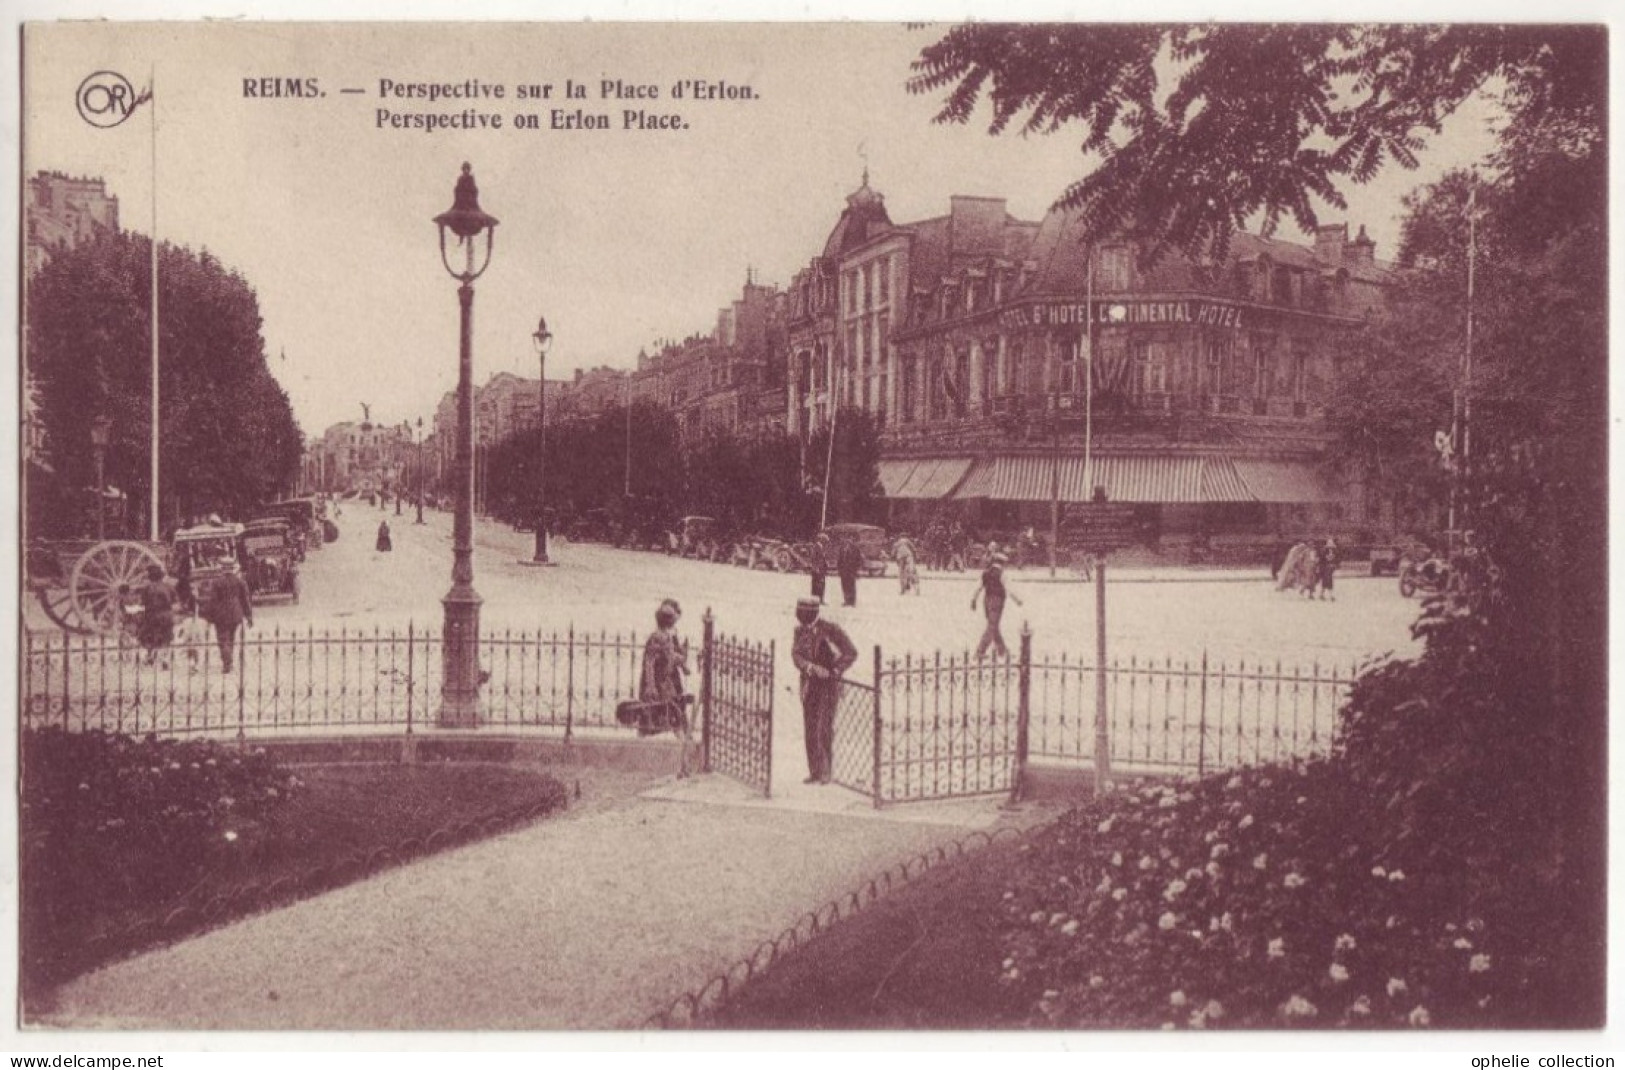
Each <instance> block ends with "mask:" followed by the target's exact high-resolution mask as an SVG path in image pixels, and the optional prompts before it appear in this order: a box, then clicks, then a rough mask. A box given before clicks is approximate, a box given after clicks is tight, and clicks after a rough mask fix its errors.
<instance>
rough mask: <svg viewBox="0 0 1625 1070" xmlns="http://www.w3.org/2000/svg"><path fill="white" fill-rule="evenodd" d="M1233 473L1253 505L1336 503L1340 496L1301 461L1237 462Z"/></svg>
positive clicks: (1327, 482) (1311, 468)
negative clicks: (1240, 481)
mask: <svg viewBox="0 0 1625 1070" xmlns="http://www.w3.org/2000/svg"><path fill="white" fill-rule="evenodd" d="M1235 466H1236V472H1237V474H1238V475H1240V477H1241V480H1242V482H1243V483H1245V484H1246V485H1247V490H1248V492H1249V493H1250V494H1251V495H1252V499H1251V500H1253V501H1260V502H1297V503H1305V502H1339V501H1342V500H1343V495H1341V494H1339V493H1338V492H1337V488H1336V487H1334V486H1332V484H1331V483H1330V482H1329V481H1328V480H1327V479H1326V478H1325V477H1324V476H1323V475H1322V474H1321V473H1320V472H1319V471H1318V470H1317V469H1316V468H1315V466H1314V465H1312V464H1309V463H1307V462H1304V461H1251V460H1240V459H1238V460H1236V461H1235Z"/></svg>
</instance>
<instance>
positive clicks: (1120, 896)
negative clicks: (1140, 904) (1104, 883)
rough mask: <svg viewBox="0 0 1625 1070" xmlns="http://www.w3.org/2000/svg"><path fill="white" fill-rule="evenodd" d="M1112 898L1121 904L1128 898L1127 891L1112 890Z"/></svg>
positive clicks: (1125, 889)
mask: <svg viewBox="0 0 1625 1070" xmlns="http://www.w3.org/2000/svg"><path fill="white" fill-rule="evenodd" d="M1112 898H1113V899H1115V900H1117V901H1118V902H1119V903H1121V902H1122V901H1123V900H1125V899H1127V898H1128V889H1127V888H1113V889H1112Z"/></svg>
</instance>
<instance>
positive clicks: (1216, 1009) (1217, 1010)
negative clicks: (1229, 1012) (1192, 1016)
mask: <svg viewBox="0 0 1625 1070" xmlns="http://www.w3.org/2000/svg"><path fill="white" fill-rule="evenodd" d="M1202 1014H1203V1016H1204V1017H1207V1018H1223V1017H1224V1004H1223V1003H1220V1002H1219V1001H1218V1000H1216V999H1210V1000H1208V1001H1207V1006H1205V1007H1203V1008H1202Z"/></svg>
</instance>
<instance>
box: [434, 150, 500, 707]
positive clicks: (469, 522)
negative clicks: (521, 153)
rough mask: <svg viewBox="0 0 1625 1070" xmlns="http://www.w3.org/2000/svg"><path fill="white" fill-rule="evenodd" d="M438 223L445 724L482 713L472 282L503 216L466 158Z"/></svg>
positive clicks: (482, 269) (442, 698)
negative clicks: (442, 275) (451, 442)
mask: <svg viewBox="0 0 1625 1070" xmlns="http://www.w3.org/2000/svg"><path fill="white" fill-rule="evenodd" d="M434 222H435V226H437V227H438V228H439V229H440V262H441V263H442V264H443V265H444V266H445V268H446V272H447V274H449V275H450V276H451V277H452V278H454V279H456V280H457V281H458V283H460V285H459V286H458V287H457V299H458V303H459V304H460V305H461V308H462V316H461V328H460V333H459V342H458V349H457V470H456V475H455V482H456V488H457V506H456V509H457V511H456V513H455V514H454V517H453V520H452V529H451V560H452V564H451V590H449V591H447V592H446V596H445V597H444V598H442V599H441V600H440V604H441V606H443V607H444V609H445V617H444V623H443V625H442V631H441V646H442V647H443V649H444V656H443V661H442V667H443V670H444V671H443V674H442V680H443V682H442V684H441V687H440V718H439V721H440V725H441V727H443V728H472V727H474V726H475V725H477V724H478V723H479V715H480V596H479V594H478V593H477V592H475V590H474V383H473V380H474V353H473V335H474V280H475V279H477V278H479V277H480V276H481V275H482V274H484V273H485V269H486V268H487V267H488V266H489V265H490V263H491V247H492V245H493V243H494V240H495V236H496V225H497V220H496V218H495V217H494V216H490V215H487V214H486V213H485V212H482V211H480V191H479V187H478V186H476V185H475V184H474V173H473V169H472V168H470V167H469V165H468V164H466V163H465V164H463V173H462V175H461V176H459V177H458V179H457V188H456V191H455V193H454V194H453V200H452V206H451V209H450V210H449V211H446V212H442V213H440V214H439V215H437V216H435V218H434ZM448 230H449V231H451V233H453V234H455V235H456V236H457V242H458V244H459V245H461V246H463V250H464V262H463V265H462V269H461V270H458V269H457V268H454V267H452V264H451V260H450V259H449V258H448V257H447V255H446V232H447V231H448ZM482 231H483V232H484V234H485V257H484V260H483V261H482V262H481V263H480V265H479V268H478V269H477V270H476V268H475V267H474V259H475V256H474V254H475V244H476V239H478V237H479V235H480V233H481V232H482Z"/></svg>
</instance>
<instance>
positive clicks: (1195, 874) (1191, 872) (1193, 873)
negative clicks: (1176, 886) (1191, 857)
mask: <svg viewBox="0 0 1625 1070" xmlns="http://www.w3.org/2000/svg"><path fill="white" fill-rule="evenodd" d="M1185 879H1186V880H1188V881H1199V880H1201V879H1202V871H1201V870H1199V869H1197V868H1196V867H1195V866H1192V867H1191V868H1190V869H1187V870H1186V871H1185Z"/></svg>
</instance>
